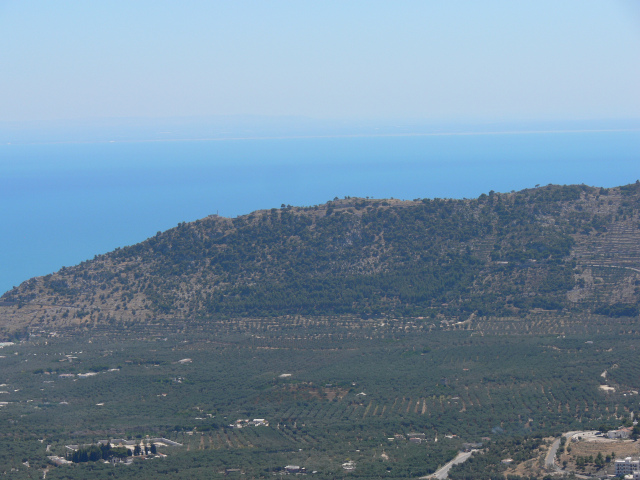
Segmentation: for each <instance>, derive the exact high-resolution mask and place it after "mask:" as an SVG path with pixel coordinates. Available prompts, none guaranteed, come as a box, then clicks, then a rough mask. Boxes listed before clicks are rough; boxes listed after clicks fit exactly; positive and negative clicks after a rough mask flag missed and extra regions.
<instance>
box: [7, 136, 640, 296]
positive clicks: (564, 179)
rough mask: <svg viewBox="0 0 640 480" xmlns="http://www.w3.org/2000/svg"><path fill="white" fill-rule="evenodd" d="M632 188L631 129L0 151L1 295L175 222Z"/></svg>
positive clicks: (638, 158) (636, 174) (635, 154)
mask: <svg viewBox="0 0 640 480" xmlns="http://www.w3.org/2000/svg"><path fill="white" fill-rule="evenodd" d="M638 178H640V132H637V131H636V132H586V133H545V134H540V133H537V134H534V133H529V134H503V135H499V134H496V135H452V136H416V137H352V138H308V139H269V140H224V141H203V142H186V141H184V142H182V141H181V142H156V143H154V142H141V143H97V144H50V145H2V146H0V221H1V227H0V293H1V292H4V291H6V290H8V289H9V288H11V287H12V286H13V285H18V284H19V283H21V282H22V281H24V280H26V279H28V278H30V277H32V276H35V275H44V274H47V273H50V272H52V271H55V270H57V269H59V268H60V267H61V266H64V265H74V264H76V263H79V262H80V261H83V260H86V259H89V258H93V256H94V255H95V254H99V253H104V252H107V251H110V250H112V249H114V248H115V247H118V246H124V245H130V244H133V243H137V242H140V241H142V240H144V239H145V238H148V237H150V236H152V235H154V234H155V233H156V232H157V231H159V230H165V229H168V228H171V227H173V226H175V225H176V224H177V223H179V222H182V221H191V220H196V219H198V218H201V217H204V216H206V215H209V214H212V213H219V214H220V215H224V216H237V215H242V214H245V213H249V212H251V211H253V210H257V209H266V208H272V207H279V206H280V205H281V204H283V203H284V204H291V205H315V204H319V203H324V202H325V201H327V200H330V199H333V198H334V197H344V196H347V195H348V196H358V197H366V196H369V197H376V198H385V197H394V198H401V199H414V198H424V197H429V198H433V197H451V198H463V197H467V198H471V197H476V196H478V195H479V194H481V193H486V192H488V191H489V190H495V191H498V192H504V191H511V190H519V189H522V188H527V187H533V186H535V185H536V184H541V185H546V184H548V183H556V184H579V183H585V184H589V185H596V186H605V187H611V186H616V185H623V184H628V183H631V182H635V181H636V179H638Z"/></svg>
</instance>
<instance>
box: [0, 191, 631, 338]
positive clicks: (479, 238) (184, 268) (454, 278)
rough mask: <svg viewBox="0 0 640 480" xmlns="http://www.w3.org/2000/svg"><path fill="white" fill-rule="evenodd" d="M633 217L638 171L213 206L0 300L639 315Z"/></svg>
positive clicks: (465, 314)
mask: <svg viewBox="0 0 640 480" xmlns="http://www.w3.org/2000/svg"><path fill="white" fill-rule="evenodd" d="M639 224H640V183H636V184H632V185H628V186H625V187H619V188H616V189H598V188H592V187H587V186H584V185H573V186H553V185H550V186H547V187H542V188H536V189H529V190H523V191H520V192H513V193H507V194H498V193H494V192H491V193H490V194H489V195H481V196H480V197H479V198H477V199H473V200H446V199H424V200H414V201H407V202H401V201H397V200H370V199H358V198H345V199H343V200H337V199H336V200H334V201H331V202H328V203H327V204H325V205H320V206H314V207H307V208H294V207H290V206H283V207H282V208H281V209H272V210H268V211H258V212H254V213H251V214H249V215H246V216H242V217H238V218H234V219H226V218H221V217H217V216H211V217H207V218H204V219H202V220H198V221H195V222H192V223H181V224H179V225H178V226H177V227H176V228H174V229H171V230H169V231H166V232H163V233H160V232H159V233H158V234H157V235H156V236H154V237H152V238H149V239H148V240H146V241H144V242H142V243H139V244H137V245H133V246H130V247H126V248H121V249H117V250H116V251H114V252H111V253H109V254H106V255H102V256H99V257H96V258H95V259H94V260H91V261H88V262H84V263H83V264H81V265H79V266H76V267H71V268H63V269H62V270H60V271H59V272H56V273H55V274H51V275H47V276H45V277H42V278H38V279H32V280H30V281H28V282H25V283H23V284H22V285H21V286H19V287H18V288H15V289H13V290H11V291H10V292H7V293H6V294H5V295H4V296H3V297H2V302H0V314H2V315H3V316H4V317H5V318H7V319H9V321H7V322H6V326H5V331H6V334H7V335H11V334H13V335H14V336H16V335H23V334H24V328H23V327H24V326H25V325H26V324H28V325H30V326H31V327H35V326H36V325H48V324H54V325H55V324H62V325H69V324H79V323H85V324H89V325H92V324H96V323H100V324H109V325H116V324H120V323H122V322H148V321H152V320H154V319H169V318H184V319H185V320H187V321H192V320H193V319H225V318H230V317H263V318H264V317H280V316H284V315H305V316H317V315H356V316H359V317H362V318H376V317H380V316H395V317H398V316H400V317H425V316H428V317H436V316H439V317H447V318H456V319H458V320H460V321H464V320H466V319H467V318H469V317H470V316H474V317H510V316H518V317H526V316H527V315H530V314H532V313H535V312H536V311H539V310H546V311H551V312H556V313H558V314H563V313H566V312H570V313H572V314H574V315H577V314H597V315H601V316H605V317H625V316H626V317H637V316H638V312H639V311H640V310H639V306H638V305H639V302H640V289H639V288H638V282H639V281H640V280H639V279H638V273H640V250H639V249H638V248H637V245H638V240H639V238H638V237H639V235H640V233H639V230H638V225H639Z"/></svg>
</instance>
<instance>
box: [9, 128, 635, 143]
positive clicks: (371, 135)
mask: <svg viewBox="0 0 640 480" xmlns="http://www.w3.org/2000/svg"><path fill="white" fill-rule="evenodd" d="M624 132H640V128H611V129H567V130H562V129H555V130H503V131H492V132H430V133H353V134H328V135H278V136H253V137H222V138H220V137H218V138H215V137H214V138H154V139H137V140H135V139H132V140H63V141H32V142H20V141H18V142H5V143H4V145H5V146H7V145H64V144H105V143H106V144H109V143H161V142H223V141H241V140H306V139H308V140H310V139H329V138H394V137H446V136H482V135H535V134H559V133H624Z"/></svg>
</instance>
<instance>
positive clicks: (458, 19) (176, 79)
mask: <svg viewBox="0 0 640 480" xmlns="http://www.w3.org/2000/svg"><path fill="white" fill-rule="evenodd" d="M0 32H1V33H0V38H2V44H3V46H4V47H3V48H2V49H0V64H1V65H2V68H1V69H0V88H1V89H2V92H3V94H2V96H1V98H0V121H2V122H39V121H45V120H77V119H89V120H91V121H95V120H97V119H106V118H131V117H136V118H137V117H142V118H154V119H157V118H168V117H193V116H215V115H225V116H226V115H261V116H302V117H310V118H316V119H332V120H362V119H368V120H378V121H383V122H387V121H389V120H415V119H427V120H439V121H452V120H454V121H464V122H469V121H505V120H511V121H513V120H518V121H523V120H576V119H611V118H615V119H621V118H637V117H638V115H639V111H640V94H639V93H638V88H637V86H638V85H639V84H640V6H639V5H638V3H637V2H635V1H632V0H629V1H607V2H602V1H591V0H587V1H584V0H580V1H577V0H573V1H564V2H556V1H546V0H545V1H536V2H512V1H487V2H474V1H456V2H435V1H401V2H382V1H354V2H338V1H323V2H296V1H277V2H263V1H245V0H241V1H234V2H205V1H200V2H199V1H185V2H180V3H176V2H165V1H137V2H128V1H113V2H82V1H75V2H74V1H61V2H47V1H33V2H9V1H2V2H0Z"/></svg>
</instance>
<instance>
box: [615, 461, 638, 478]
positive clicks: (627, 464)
mask: <svg viewBox="0 0 640 480" xmlns="http://www.w3.org/2000/svg"><path fill="white" fill-rule="evenodd" d="M615 465H616V472H615V475H616V477H622V476H624V475H631V474H635V473H640V460H632V459H631V457H627V458H625V459H624V460H616V464H615Z"/></svg>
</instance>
